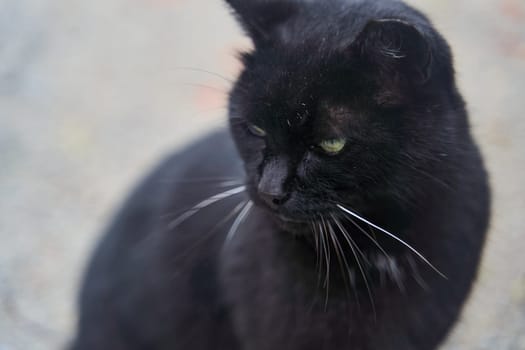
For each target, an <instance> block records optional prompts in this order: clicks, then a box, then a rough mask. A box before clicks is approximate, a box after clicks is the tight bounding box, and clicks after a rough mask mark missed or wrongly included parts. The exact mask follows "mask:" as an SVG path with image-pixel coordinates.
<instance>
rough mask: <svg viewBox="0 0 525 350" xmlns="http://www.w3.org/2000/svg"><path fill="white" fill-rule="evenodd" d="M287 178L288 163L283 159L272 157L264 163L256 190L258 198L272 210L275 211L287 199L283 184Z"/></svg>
mask: <svg viewBox="0 0 525 350" xmlns="http://www.w3.org/2000/svg"><path fill="white" fill-rule="evenodd" d="M287 177H288V161H287V159H286V158H284V157H274V158H270V159H268V160H267V161H266V164H265V166H264V168H263V170H262V174H261V179H260V180H259V186H258V188H257V190H258V192H259V197H260V198H261V199H262V200H263V201H264V202H265V203H266V204H267V205H268V206H269V207H270V208H272V209H277V208H278V207H279V206H281V205H282V204H283V203H284V202H285V201H286V200H287V199H288V197H289V196H288V193H287V191H285V190H284V183H285V181H286V178H287Z"/></svg>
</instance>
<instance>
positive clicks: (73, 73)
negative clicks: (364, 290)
mask: <svg viewBox="0 0 525 350" xmlns="http://www.w3.org/2000/svg"><path fill="white" fill-rule="evenodd" d="M410 3H412V4H414V5H416V6H417V7H419V8H420V9H422V10H424V11H425V12H426V13H428V15H429V16H430V17H431V18H432V19H433V21H434V23H435V25H436V26H437V28H438V29H439V30H440V31H441V32H442V33H443V34H444V35H445V36H446V37H447V39H448V40H449V42H450V43H451V46H452V48H453V51H454V53H455V57H456V68H457V72H458V80H459V83H460V86H461V89H462V91H463V93H464V96H465V97H466V100H467V102H468V104H469V110H470V112H471V121H472V126H473V130H474V133H475V135H476V138H477V140H478V141H479V143H480V144H481V146H482V149H483V152H484V155H485V157H486V161H487V165H488V168H489V171H490V174H491V182H492V186H493V196H494V215H493V218H492V229H491V233H490V238H489V242H488V246H487V248H486V251H485V254H484V260H483V266H482V269H481V272H480V275H479V279H478V283H477V285H476V288H475V290H474V293H473V295H472V298H471V299H470V302H469V304H468V306H467V307H466V309H465V311H464V315H463V317H462V320H461V323H460V324H459V325H458V327H457V328H456V331H455V332H454V334H452V335H451V337H450V339H449V341H448V342H447V344H446V345H445V346H444V348H445V349H448V350H450V349H475V350H477V349H487V350H489V349H490V350H499V349H503V350H516V349H517V350H524V349H525V239H524V228H523V226H524V225H523V223H524V219H523V212H524V210H525V186H524V183H525V180H524V179H525V152H524V150H525V112H524V109H525V1H524V0H425V1H423V0H413V1H410ZM249 45H250V44H249V42H248V40H247V39H245V38H243V36H242V35H241V33H240V30H239V28H238V27H237V25H236V24H235V23H234V21H233V20H232V18H231V17H230V16H228V11H227V9H226V6H224V5H223V3H222V2H221V0H206V1H205V0H191V1H190V0H90V1H80V0H47V1H46V0H0V350H39V349H60V348H62V347H63V346H64V345H65V344H66V343H67V341H68V339H69V337H70V336H71V334H72V329H73V326H74V323H75V319H76V314H75V308H74V307H75V297H76V293H77V287H78V283H79V281H80V278H81V273H82V270H83V267H84V264H85V262H86V259H87V257H88V254H89V253H90V251H91V249H92V247H93V244H94V242H95V240H96V239H97V237H98V235H99V233H100V232H101V230H102V229H103V228H104V226H105V225H106V224H107V222H108V220H109V219H110V217H111V215H112V214H113V213H114V211H115V209H116V207H117V206H118V205H119V204H120V203H121V201H122V199H123V197H124V196H125V195H126V193H127V192H128V191H129V190H130V188H131V187H132V186H133V184H134V183H136V182H137V181H138V180H139V179H140V178H141V176H142V175H143V174H144V173H145V172H147V169H149V168H150V167H151V166H153V165H154V164H155V163H156V162H157V160H158V159H160V158H161V157H162V156H163V155H165V154H166V153H167V152H170V151H172V150H173V149H176V148H178V147H180V146H181V145H183V144H185V143H187V142H188V141H189V140H192V139H194V138H195V137H196V136H198V135H200V134H203V133H205V132H207V131H209V130H210V129H212V128H217V127H219V126H221V125H224V124H225V113H226V110H225V102H226V99H225V97H226V93H227V90H228V86H229V82H228V81H227V79H222V78H221V77H219V76H217V75H215V73H217V74H219V75H223V76H226V77H227V78H235V75H236V73H237V72H238V70H239V64H238V62H237V60H236V59H235V53H236V52H237V51H238V50H239V49H243V48H247V47H249ZM204 71H209V72H211V73H206V72H204Z"/></svg>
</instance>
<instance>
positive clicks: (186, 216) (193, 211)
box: [168, 186, 246, 230]
mask: <svg viewBox="0 0 525 350" xmlns="http://www.w3.org/2000/svg"><path fill="white" fill-rule="evenodd" d="M245 189H246V186H239V187H235V188H232V189H231V190H228V191H224V192H221V193H218V194H216V195H213V196H211V197H209V198H207V199H205V200H203V201H202V202H200V203H198V204H197V205H195V206H194V207H193V208H191V209H190V210H188V211H186V212H184V213H183V214H182V215H180V216H179V217H177V218H176V219H175V220H173V221H172V222H171V223H170V224H169V225H168V229H169V230H172V229H174V228H175V227H177V226H179V225H180V224H181V223H183V222H184V221H186V220H187V219H189V218H190V217H192V216H193V215H195V214H196V213H197V212H199V210H201V209H204V208H206V207H208V206H210V205H212V204H213V203H215V202H218V201H220V200H222V199H225V198H228V197H231V196H233V195H236V194H238V193H241V192H243V191H244V190H245Z"/></svg>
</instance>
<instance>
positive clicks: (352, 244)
mask: <svg viewBox="0 0 525 350" xmlns="http://www.w3.org/2000/svg"><path fill="white" fill-rule="evenodd" d="M332 219H333V220H334V222H335V224H336V225H337V227H339V229H340V230H341V233H342V234H343V237H344V238H345V240H346V242H347V243H348V245H349V246H350V249H351V250H352V253H353V254H354V257H355V260H356V262H357V266H358V267H359V270H360V271H361V275H362V276H363V280H364V282H365V286H366V290H367V292H368V297H369V298H370V303H371V304H372V310H373V312H374V318H376V319H377V312H376V305H375V303H374V297H373V296H372V290H371V289H370V285H369V284H368V279H367V278H366V273H365V270H364V269H363V266H362V264H361V262H360V261H359V256H358V255H357V253H356V249H355V248H357V245H356V243H355V242H354V240H353V239H352V237H350V234H349V233H348V232H347V231H346V230H345V228H344V227H343V225H341V223H340V222H339V220H337V218H336V217H335V216H334V215H333V214H332ZM354 246H355V248H354Z"/></svg>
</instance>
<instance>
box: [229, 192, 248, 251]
mask: <svg viewBox="0 0 525 350" xmlns="http://www.w3.org/2000/svg"><path fill="white" fill-rule="evenodd" d="M252 206H253V202H252V201H248V203H246V205H245V206H244V208H242V210H241V212H240V213H239V215H237V218H236V219H235V221H234V222H233V224H232V226H231V227H230V230H229V231H228V234H227V235H226V238H225V239H224V244H228V243H230V242H231V240H232V239H233V237H234V236H235V233H236V232H237V230H238V229H239V226H240V225H241V224H242V222H243V221H244V219H246V216H248V213H249V212H250V209H251V208H252Z"/></svg>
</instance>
